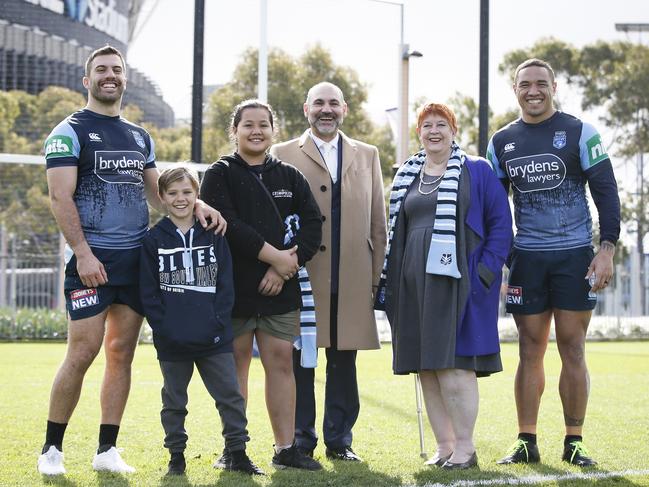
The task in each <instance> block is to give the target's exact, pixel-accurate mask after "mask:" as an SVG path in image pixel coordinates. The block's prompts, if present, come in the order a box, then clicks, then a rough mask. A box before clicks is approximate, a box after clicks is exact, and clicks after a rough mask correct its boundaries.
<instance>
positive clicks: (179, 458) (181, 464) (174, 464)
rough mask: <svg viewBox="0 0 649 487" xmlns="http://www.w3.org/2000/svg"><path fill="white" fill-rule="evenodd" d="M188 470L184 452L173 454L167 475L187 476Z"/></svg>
mask: <svg viewBox="0 0 649 487" xmlns="http://www.w3.org/2000/svg"><path fill="white" fill-rule="evenodd" d="M186 468H187V464H186V463H185V455H183V453H182V452H178V453H172V454H171V460H169V469H168V470H167V475H185V469H186Z"/></svg>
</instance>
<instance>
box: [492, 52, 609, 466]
mask: <svg viewBox="0 0 649 487" xmlns="http://www.w3.org/2000/svg"><path fill="white" fill-rule="evenodd" d="M513 88H514V93H515V94H516V97H517V99H518V103H519V105H520V107H521V118H519V119H518V120H515V121H514V122H512V123H510V124H509V125H507V126H506V127H504V128H502V129H501V130H499V131H498V132H496V133H495V134H494V136H493V137H492V138H491V141H490V142H489V147H488V150H487V157H488V159H489V160H490V161H491V163H492V165H493V167H494V170H495V171H496V174H497V175H498V176H499V177H500V178H502V180H503V182H504V184H505V186H506V187H507V188H509V187H510V186H511V188H512V193H513V200H514V213H515V221H516V236H515V238H514V249H513V251H512V255H511V266H510V276H509V286H508V291H507V311H508V312H510V313H512V314H513V316H514V320H515V321H516V326H517V328H518V333H519V355H520V362H519V365H518V371H517V372H516V379H515V386H514V390H515V396H516V409H517V412H518V427H519V435H518V439H517V441H516V442H515V443H514V445H513V446H512V448H511V450H510V452H509V453H508V454H507V455H506V456H505V457H504V458H502V459H501V460H500V461H499V462H498V463H500V464H510V463H534V462H539V461H540V454H539V449H538V446H537V436H536V424H537V419H538V412H539V405H540V402H541V395H542V394H543V389H544V386H545V374H544V370H543V357H544V354H545V350H546V348H547V343H548V336H549V333H550V322H551V320H552V318H554V323H555V333H556V340H557V346H558V349H559V355H560V357H561V365H562V367H561V376H560V379H559V394H560V396H561V402H562V405H563V415H564V422H565V432H566V436H565V439H564V445H563V455H562V459H563V460H564V461H566V462H568V463H570V464H573V465H578V466H580V467H590V466H593V465H596V463H597V462H595V461H594V460H593V459H592V458H591V457H590V454H589V453H588V451H587V450H586V448H585V446H584V444H583V438H582V429H583V425H584V419H585V417H586V405H587V403H588V393H589V387H590V381H589V376H588V369H587V367H586V361H585V342H586V332H587V330H588V324H589V322H590V318H591V314H592V310H593V308H594V307H595V304H596V302H597V294H596V293H597V292H598V291H600V290H602V289H605V288H606V287H607V286H608V285H609V283H610V280H611V278H612V276H613V256H614V254H615V244H616V243H617V240H618V237H619V234H620V200H619V197H618V191H617V184H616V181H615V175H614V174H613V167H612V165H611V161H610V159H609V157H608V155H607V154H606V150H605V149H604V145H603V144H602V140H601V137H600V135H599V133H598V132H597V131H596V130H595V128H594V127H593V126H592V125H590V124H589V123H586V122H583V121H582V120H580V119H578V118H576V117H573V116H572V115H568V114H566V113H563V112H561V111H558V110H556V109H555V108H554V106H553V103H552V99H553V96H554V94H555V92H556V88H557V83H556V81H555V77H554V71H553V70H552V67H551V66H550V65H549V64H548V63H547V62H545V61H542V60H540V59H528V60H527V61H525V62H523V63H522V64H520V65H519V66H518V67H517V68H516V71H515V73H514V85H513ZM586 183H588V188H589V190H590V194H591V196H592V198H593V201H594V203H595V206H596V207H597V212H598V214H599V227H600V242H599V250H598V251H597V253H596V254H595V253H594V251H593V247H592V237H593V234H592V225H591V218H590V211H589V209H588V202H587V199H586V189H585V188H586Z"/></svg>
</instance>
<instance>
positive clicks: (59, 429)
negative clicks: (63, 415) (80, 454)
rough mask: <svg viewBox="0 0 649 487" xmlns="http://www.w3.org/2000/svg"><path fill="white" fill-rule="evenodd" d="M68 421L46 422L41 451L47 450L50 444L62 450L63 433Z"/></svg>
mask: <svg viewBox="0 0 649 487" xmlns="http://www.w3.org/2000/svg"><path fill="white" fill-rule="evenodd" d="M67 427H68V423H55V422H54V421H48V422H47V429H46V430H45V445H43V452H42V453H45V452H47V450H49V449H50V446H55V447H56V449H57V450H58V451H63V435H64V434H65V428H67Z"/></svg>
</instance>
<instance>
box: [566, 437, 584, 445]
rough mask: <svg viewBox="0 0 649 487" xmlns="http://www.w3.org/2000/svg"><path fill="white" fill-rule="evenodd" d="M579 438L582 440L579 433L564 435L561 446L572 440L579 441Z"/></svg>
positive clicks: (568, 443)
mask: <svg viewBox="0 0 649 487" xmlns="http://www.w3.org/2000/svg"><path fill="white" fill-rule="evenodd" d="M581 440H583V436H580V435H566V437H565V438H564V440H563V446H568V445H570V443H572V442H573V441H581Z"/></svg>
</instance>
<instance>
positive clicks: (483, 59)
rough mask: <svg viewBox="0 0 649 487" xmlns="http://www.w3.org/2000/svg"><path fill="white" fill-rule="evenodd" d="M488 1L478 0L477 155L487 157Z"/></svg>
mask: <svg viewBox="0 0 649 487" xmlns="http://www.w3.org/2000/svg"><path fill="white" fill-rule="evenodd" d="M488 137H489V0H480V95H479V108H478V154H479V155H481V156H482V157H486V155H487V145H488V144H489V140H488Z"/></svg>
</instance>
